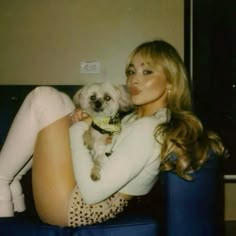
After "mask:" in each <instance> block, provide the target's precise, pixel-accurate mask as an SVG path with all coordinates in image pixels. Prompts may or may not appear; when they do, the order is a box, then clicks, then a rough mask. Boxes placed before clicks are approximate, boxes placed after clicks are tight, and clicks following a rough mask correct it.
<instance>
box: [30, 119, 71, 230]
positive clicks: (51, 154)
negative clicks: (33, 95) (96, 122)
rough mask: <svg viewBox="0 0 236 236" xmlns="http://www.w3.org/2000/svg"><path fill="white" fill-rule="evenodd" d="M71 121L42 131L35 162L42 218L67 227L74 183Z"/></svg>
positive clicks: (35, 193) (65, 121) (35, 197)
mask: <svg viewBox="0 0 236 236" xmlns="http://www.w3.org/2000/svg"><path fill="white" fill-rule="evenodd" d="M69 123H70V122H69V118H68V117H64V118H62V119H60V120H58V121H57V122H54V123H53V124H51V125H50V126H48V127H46V128H45V129H43V130H42V131H41V132H40V133H39V136H38V139H37V142H36V147H35V153H34V162H33V172H32V174H33V193H34V199H35V205H36V209H37V212H38V214H39V217H40V218H41V220H42V221H44V222H46V223H48V224H55V225H60V226H66V225H67V221H68V220H67V214H68V204H69V200H70V196H71V193H72V190H73V189H74V187H75V180H74V175H73V169H72V162H71V153H70V144H69V132H68V129H69Z"/></svg>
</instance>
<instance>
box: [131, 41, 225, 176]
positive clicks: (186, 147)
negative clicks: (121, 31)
mask: <svg viewBox="0 0 236 236" xmlns="http://www.w3.org/2000/svg"><path fill="white" fill-rule="evenodd" d="M136 54H140V55H141V56H142V57H143V58H144V59H147V60H148V61H149V62H151V63H152V65H153V66H155V67H157V68H158V67H159V68H161V69H162V70H163V72H164V74H165V76H166V78H167V81H168V82H169V83H170V84H171V85H172V86H171V91H170V93H169V94H168V99H167V104H168V109H169V110H170V111H171V118H170V120H169V121H168V122H166V123H164V124H161V125H159V126H157V127H156V130H155V134H154V135H155V138H156V140H157V142H160V143H161V144H162V148H161V153H160V157H161V170H164V171H170V170H173V171H176V173H177V174H178V175H179V176H181V177H182V178H184V179H186V180H191V174H190V172H192V171H194V170H198V169H199V168H200V167H201V166H202V165H203V164H204V163H205V162H206V161H207V159H208V154H209V151H210V150H211V151H213V152H215V153H216V154H217V155H218V156H222V155H224V152H225V149H224V146H223V144H222V140H221V138H220V137H219V136H218V135H217V134H216V133H215V132H212V131H207V130H206V129H205V128H204V127H203V125H202V123H201V121H200V120H199V119H198V117H197V116H196V115H195V114H194V113H193V112H192V100H191V92H190V85H189V82H190V81H189V79H188V76H187V73H186V69H185V66H184V63H183V60H182V59H181V57H180V55H179V54H178V52H177V50H176V49H175V48H174V47H173V46H172V45H170V44H169V43H167V42H165V41H163V40H154V41H150V42H145V43H143V44H141V45H139V46H138V47H137V48H136V49H135V50H134V51H133V52H132V53H131V55H130V57H129V60H131V59H132V58H133V56H135V55H136ZM160 137H164V138H162V139H161V140H160Z"/></svg>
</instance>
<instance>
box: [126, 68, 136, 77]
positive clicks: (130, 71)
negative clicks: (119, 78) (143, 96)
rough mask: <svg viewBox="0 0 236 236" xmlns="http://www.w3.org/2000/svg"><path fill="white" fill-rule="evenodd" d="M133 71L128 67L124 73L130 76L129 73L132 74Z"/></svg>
mask: <svg viewBox="0 0 236 236" xmlns="http://www.w3.org/2000/svg"><path fill="white" fill-rule="evenodd" d="M134 73H135V72H134V71H133V70H131V69H128V70H126V72H125V74H126V75H127V76H130V75H133V74H134Z"/></svg>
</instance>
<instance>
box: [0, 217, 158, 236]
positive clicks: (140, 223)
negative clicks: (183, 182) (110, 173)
mask: <svg viewBox="0 0 236 236" xmlns="http://www.w3.org/2000/svg"><path fill="white" fill-rule="evenodd" d="M157 231H158V225H157V223H156V221H155V220H154V219H152V218H151V217H148V216H140V215H138V216H136V215H122V216H121V217H117V218H116V219H113V220H110V221H107V222H106V223H101V224H96V225H92V226H83V227H76V228H71V227H64V228H63V227H59V226H51V225H47V224H43V223H41V222H32V221H31V220H29V219H26V218H24V217H12V218H0V235H1V236H4V235H6V236H19V235H24V236H36V235H37V236H59V235H63V236H64V235H65V236H93V235H96V236H145V235H147V236H157V235H158V233H157Z"/></svg>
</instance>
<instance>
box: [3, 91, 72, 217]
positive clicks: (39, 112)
mask: <svg viewBox="0 0 236 236" xmlns="http://www.w3.org/2000/svg"><path fill="white" fill-rule="evenodd" d="M73 109H74V106H73V103H72V102H71V100H70V99H69V98H68V96H66V95H65V94H62V93H60V92H58V91H57V90H55V89H53V88H50V87H39V88H36V89H35V90H33V91H32V92H31V93H30V94H29V95H28V96H27V97H26V99H25V101H24V103H23V104H22V106H21V108H20V110H19V112H18V113H17V115H16V117H15V119H14V121H13V124H12V126H11V129H10V131H9V133H8V136H7V138H6V140H5V143H4V145H3V147H2V150H1V153H0V216H12V215H13V205H12V202H11V200H12V193H11V190H10V187H9V185H10V183H11V182H12V181H13V182H12V183H14V177H15V176H16V175H17V173H19V171H20V170H21V169H22V167H23V166H24V165H25V164H26V163H27V162H28V161H29V159H30V157H31V156H32V154H33V151H34V146H35V142H36V139H37V136H38V133H39V131H40V130H42V129H43V128H45V127H46V126H48V125H49V124H51V123H53V122H54V121H56V120H58V119H60V118H61V117H63V116H65V115H66V114H68V113H70V112H71V111H72V110H73ZM13 197H14V196H13Z"/></svg>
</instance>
